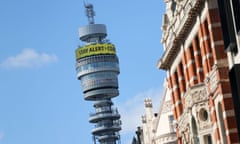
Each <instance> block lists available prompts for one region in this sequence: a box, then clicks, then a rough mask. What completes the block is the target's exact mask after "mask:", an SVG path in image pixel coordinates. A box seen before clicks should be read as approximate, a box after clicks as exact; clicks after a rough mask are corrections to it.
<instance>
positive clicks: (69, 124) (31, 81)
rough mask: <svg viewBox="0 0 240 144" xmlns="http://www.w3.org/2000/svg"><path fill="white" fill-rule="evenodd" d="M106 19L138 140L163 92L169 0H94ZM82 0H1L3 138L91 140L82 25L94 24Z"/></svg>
mask: <svg viewBox="0 0 240 144" xmlns="http://www.w3.org/2000/svg"><path fill="white" fill-rule="evenodd" d="M88 2H89V3H92V4H93V5H94V10H95V12H96V16H95V17H94V19H95V23H100V24H106V26H107V32H108V36H107V38H108V39H110V41H111V42H112V43H113V44H115V46H116V48H117V55H118V57H119V61H120V75H119V90H120V95H119V96H118V97H116V98H114V99H113V101H114V104H115V106H116V107H117V108H118V109H119V112H120V114H121V120H122V123H123V125H122V131H121V141H122V143H123V144H127V143H130V142H131V140H132V137H133V136H134V134H135V130H136V128H137V126H139V125H140V123H141V115H142V114H143V113H144V111H143V108H144V98H152V99H153V104H154V107H155V109H157V108H158V107H159V103H160V98H161V96H162V94H163V82H164V77H165V72H164V71H161V70H158V69H157V67H156V64H157V61H158V59H159V58H160V56H161V55H162V45H161V43H160V39H161V29H160V27H161V24H162V15H163V12H164V11H165V4H164V1H162V0H160V1H159V0H152V1H147V0H141V1H137V0H131V1H126V0H122V1H110V0H102V1H100V0H88ZM84 11H85V9H84V6H83V1H82V0H72V1H63V0H51V1H49V0H41V1H36V0H21V1H17V0H7V1H0V18H1V23H0V38H1V40H0V48H1V53H0V144H67V143H69V144H70V143H71V144H91V143H92V136H91V129H92V128H93V124H90V123H89V122H88V118H89V114H90V113H91V112H94V109H93V107H92V104H93V103H92V102H90V101H85V100H84V98H83V95H82V90H81V85H80V81H78V80H77V77H76V71H75V49H76V48H77V47H78V45H81V44H82V42H81V41H80V40H79V37H78V28H79V27H80V26H83V25H87V24H88V20H87V17H86V16H85V13H84Z"/></svg>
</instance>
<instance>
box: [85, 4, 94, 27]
mask: <svg viewBox="0 0 240 144" xmlns="http://www.w3.org/2000/svg"><path fill="white" fill-rule="evenodd" d="M84 7H85V14H86V16H87V17H88V22H89V24H94V16H95V12H94V10H93V5H92V4H89V3H88V2H86V1H84Z"/></svg>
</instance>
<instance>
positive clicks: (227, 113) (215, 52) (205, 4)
mask: <svg viewBox="0 0 240 144" xmlns="http://www.w3.org/2000/svg"><path fill="white" fill-rule="evenodd" d="M219 1H220V0H219ZM165 3H166V14H165V15H164V18H163V19H164V20H163V25H162V31H163V35H162V40H161V42H162V43H163V47H164V53H163V55H162V56H161V58H160V60H159V61H158V68H159V69H163V70H166V72H167V79H168V87H169V89H170V91H171V101H172V103H173V108H172V110H173V114H174V119H175V122H176V123H175V126H176V131H177V137H178V143H179V144H188V143H194V144H195V143H201V144H210V143H216V144H217V143H222V144H226V143H229V144H232V143H240V141H239V132H238V126H237V122H238V121H237V118H236V116H237V114H238V113H237V111H236V110H237V108H239V107H237V108H236V105H235V103H234V102H233V96H232V92H231V85H230V80H229V75H228V73H229V67H230V66H229V61H228V58H229V57H228V55H227V53H226V52H225V46H224V44H225V43H226V42H225V39H224V38H225V37H224V36H225V35H223V32H222V26H223V24H222V22H221V20H222V19H220V14H221V13H220V12H221V11H222V9H219V7H220V5H219V3H218V1H217V0H165ZM221 18H222V17H221ZM234 101H235V99H234Z"/></svg>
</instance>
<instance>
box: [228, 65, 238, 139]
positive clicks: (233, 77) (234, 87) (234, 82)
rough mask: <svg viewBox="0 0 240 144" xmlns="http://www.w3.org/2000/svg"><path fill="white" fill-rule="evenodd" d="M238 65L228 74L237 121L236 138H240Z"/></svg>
mask: <svg viewBox="0 0 240 144" xmlns="http://www.w3.org/2000/svg"><path fill="white" fill-rule="evenodd" d="M239 73H240V64H235V65H234V66H233V67H232V69H231V70H230V72H229V78H230V84H231V91H232V98H233V104H234V110H235V117H236V121H237V128H238V137H239V138H240V123H239V122H240V74H239Z"/></svg>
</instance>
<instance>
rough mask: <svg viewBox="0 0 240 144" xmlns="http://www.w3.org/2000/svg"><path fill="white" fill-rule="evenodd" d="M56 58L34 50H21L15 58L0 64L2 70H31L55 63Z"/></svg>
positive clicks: (9, 58)
mask: <svg viewBox="0 0 240 144" xmlns="http://www.w3.org/2000/svg"><path fill="white" fill-rule="evenodd" d="M56 61H57V56H56V55H54V54H53V55H50V54H47V53H38V52H36V51H35V50H34V49H23V51H22V52H21V53H19V54H17V55H15V56H10V57H8V58H6V59H5V60H4V61H3V62H2V63H1V64H0V66H1V67H4V68H32V67H40V66H43V65H45V64H48V63H52V62H56Z"/></svg>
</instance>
